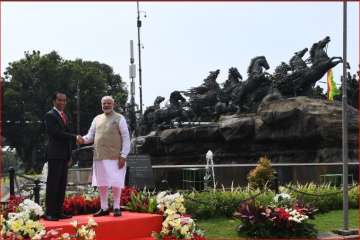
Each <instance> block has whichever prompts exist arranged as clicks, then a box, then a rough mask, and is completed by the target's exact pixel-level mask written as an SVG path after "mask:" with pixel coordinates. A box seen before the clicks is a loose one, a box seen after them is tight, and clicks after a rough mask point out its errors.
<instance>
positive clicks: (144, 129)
mask: <svg viewBox="0 0 360 240" xmlns="http://www.w3.org/2000/svg"><path fill="white" fill-rule="evenodd" d="M164 100H165V98H164V97H162V96H157V97H156V99H155V100H154V104H153V105H152V106H149V107H147V108H146V110H145V112H144V114H143V117H142V120H141V124H140V126H141V130H140V132H141V134H142V135H145V134H147V133H149V132H150V131H151V130H154V124H155V112H156V111H158V110H160V103H162V102H163V101H164Z"/></svg>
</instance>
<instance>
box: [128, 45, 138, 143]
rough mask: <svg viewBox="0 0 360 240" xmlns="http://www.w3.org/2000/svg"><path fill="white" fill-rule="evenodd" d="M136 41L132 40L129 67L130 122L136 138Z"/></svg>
mask: <svg viewBox="0 0 360 240" xmlns="http://www.w3.org/2000/svg"><path fill="white" fill-rule="evenodd" d="M134 61H135V60H134V41H133V40H130V65H129V76H130V79H131V83H130V109H129V110H130V111H129V120H130V129H131V134H132V135H134V136H136V135H137V131H136V113H135V81H134V79H135V78H136V65H135V64H134Z"/></svg>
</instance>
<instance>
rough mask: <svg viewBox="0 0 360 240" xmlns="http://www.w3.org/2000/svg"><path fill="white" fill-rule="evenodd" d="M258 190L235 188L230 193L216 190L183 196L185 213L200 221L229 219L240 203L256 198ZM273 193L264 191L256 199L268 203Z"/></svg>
mask: <svg viewBox="0 0 360 240" xmlns="http://www.w3.org/2000/svg"><path fill="white" fill-rule="evenodd" d="M259 193H260V190H259V189H256V190H253V189H251V188H249V187H247V188H237V189H233V190H231V191H226V190H216V191H210V192H192V193H190V194H187V195H186V194H185V208H186V210H187V213H189V214H191V215H192V216H194V217H196V218H200V219H205V218H210V217H221V216H225V217H231V216H232V215H233V213H234V212H235V210H236V208H237V207H238V206H239V204H240V203H241V202H243V201H244V200H246V199H249V198H251V197H252V196H256V195H258V194H259ZM273 196H274V193H273V192H271V191H267V190H264V192H263V193H262V194H260V195H258V196H257V197H256V200H258V199H259V200H261V201H262V202H264V203H270V202H271V200H272V198H273Z"/></svg>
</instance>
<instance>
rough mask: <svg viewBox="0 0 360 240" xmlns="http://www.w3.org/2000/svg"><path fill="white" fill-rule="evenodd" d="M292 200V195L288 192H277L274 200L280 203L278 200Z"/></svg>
mask: <svg viewBox="0 0 360 240" xmlns="http://www.w3.org/2000/svg"><path fill="white" fill-rule="evenodd" d="M290 200H291V196H290V195H289V194H287V193H279V194H276V195H275V197H274V202H275V203H278V202H281V201H285V202H286V201H290Z"/></svg>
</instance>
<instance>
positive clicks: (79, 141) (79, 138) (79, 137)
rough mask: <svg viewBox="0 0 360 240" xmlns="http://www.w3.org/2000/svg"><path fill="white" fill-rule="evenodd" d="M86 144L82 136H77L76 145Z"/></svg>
mask: <svg viewBox="0 0 360 240" xmlns="http://www.w3.org/2000/svg"><path fill="white" fill-rule="evenodd" d="M84 143H85V139H84V138H83V137H82V136H80V135H76V144H77V145H81V144H84Z"/></svg>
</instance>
